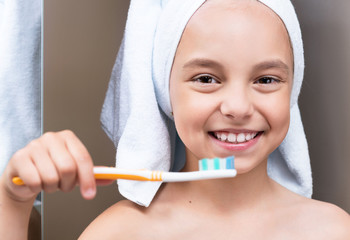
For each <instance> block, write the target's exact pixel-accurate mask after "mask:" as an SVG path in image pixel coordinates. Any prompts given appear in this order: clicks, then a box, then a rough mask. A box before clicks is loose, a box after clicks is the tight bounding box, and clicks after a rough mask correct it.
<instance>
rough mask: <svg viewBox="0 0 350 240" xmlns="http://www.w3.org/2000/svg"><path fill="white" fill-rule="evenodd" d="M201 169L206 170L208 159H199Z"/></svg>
mask: <svg viewBox="0 0 350 240" xmlns="http://www.w3.org/2000/svg"><path fill="white" fill-rule="evenodd" d="M201 163H202V164H201V165H202V170H208V159H207V158H204V159H202V160H201Z"/></svg>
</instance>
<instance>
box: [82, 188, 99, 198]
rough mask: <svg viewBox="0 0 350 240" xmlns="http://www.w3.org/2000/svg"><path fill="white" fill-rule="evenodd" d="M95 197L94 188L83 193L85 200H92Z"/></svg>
mask: <svg viewBox="0 0 350 240" xmlns="http://www.w3.org/2000/svg"><path fill="white" fill-rule="evenodd" d="M95 195H96V190H95V189H94V188H88V189H87V190H85V191H84V197H85V198H87V199H92V198H94V197H95Z"/></svg>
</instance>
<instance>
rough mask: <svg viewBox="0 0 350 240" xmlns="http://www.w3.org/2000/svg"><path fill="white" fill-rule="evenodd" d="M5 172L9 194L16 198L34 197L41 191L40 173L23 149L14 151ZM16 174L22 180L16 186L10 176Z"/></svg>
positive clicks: (26, 198)
mask: <svg viewBox="0 0 350 240" xmlns="http://www.w3.org/2000/svg"><path fill="white" fill-rule="evenodd" d="M5 174H6V175H7V176H6V178H7V179H8V180H7V182H8V184H6V185H7V188H8V189H10V192H11V194H12V195H13V197H15V198H16V199H18V200H21V201H24V200H28V199H30V198H33V197H35V196H36V195H37V194H38V193H39V192H40V191H41V179H40V175H39V173H38V171H37V169H36V167H35V165H34V163H33V162H32V160H31V159H30V156H29V154H28V153H27V151H25V150H20V151H18V152H16V153H15V154H14V155H13V156H12V158H11V160H10V162H9V164H8V166H7V168H6V170H5ZM15 176H18V177H20V178H21V179H22V181H23V182H24V185H22V186H17V185H15V184H14V183H13V182H12V178H13V177H15Z"/></svg>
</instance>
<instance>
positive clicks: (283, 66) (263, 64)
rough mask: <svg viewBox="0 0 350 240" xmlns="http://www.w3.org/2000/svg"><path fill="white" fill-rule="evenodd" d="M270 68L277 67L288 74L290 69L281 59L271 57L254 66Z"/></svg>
mask: <svg viewBox="0 0 350 240" xmlns="http://www.w3.org/2000/svg"><path fill="white" fill-rule="evenodd" d="M271 68H278V69H281V70H283V71H285V72H286V73H287V74H289V72H290V69H289V67H288V65H287V64H285V63H284V62H283V61H281V60H280V59H273V60H269V61H265V62H261V63H258V64H257V65H255V66H254V69H256V70H266V69H271Z"/></svg>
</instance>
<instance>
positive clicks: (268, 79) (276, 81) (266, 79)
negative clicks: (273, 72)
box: [254, 77, 281, 84]
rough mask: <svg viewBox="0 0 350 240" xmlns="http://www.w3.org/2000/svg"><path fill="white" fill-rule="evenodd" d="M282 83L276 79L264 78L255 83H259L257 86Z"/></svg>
mask: <svg viewBox="0 0 350 240" xmlns="http://www.w3.org/2000/svg"><path fill="white" fill-rule="evenodd" d="M280 82H281V80H279V79H277V78H274V77H262V78H259V79H258V80H257V81H255V82H254V83H257V84H276V83H280Z"/></svg>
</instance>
